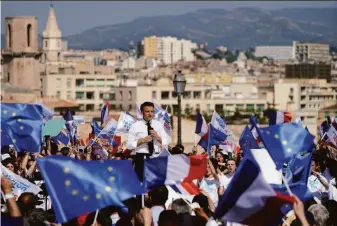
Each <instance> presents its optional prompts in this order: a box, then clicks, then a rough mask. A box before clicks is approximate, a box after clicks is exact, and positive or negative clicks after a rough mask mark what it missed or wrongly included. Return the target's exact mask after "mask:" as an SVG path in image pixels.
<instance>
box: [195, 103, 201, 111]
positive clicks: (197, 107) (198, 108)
mask: <svg viewBox="0 0 337 226" xmlns="http://www.w3.org/2000/svg"><path fill="white" fill-rule="evenodd" d="M195 109H196V110H197V112H198V111H200V104H197V105H196V107H195Z"/></svg>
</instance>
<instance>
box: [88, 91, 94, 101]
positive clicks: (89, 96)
mask: <svg viewBox="0 0 337 226" xmlns="http://www.w3.org/2000/svg"><path fill="white" fill-rule="evenodd" d="M87 99H88V100H93V99H95V93H94V92H87Z"/></svg>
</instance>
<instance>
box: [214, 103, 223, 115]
mask: <svg viewBox="0 0 337 226" xmlns="http://www.w3.org/2000/svg"><path fill="white" fill-rule="evenodd" d="M215 111H216V112H218V113H219V114H223V104H216V105H215Z"/></svg>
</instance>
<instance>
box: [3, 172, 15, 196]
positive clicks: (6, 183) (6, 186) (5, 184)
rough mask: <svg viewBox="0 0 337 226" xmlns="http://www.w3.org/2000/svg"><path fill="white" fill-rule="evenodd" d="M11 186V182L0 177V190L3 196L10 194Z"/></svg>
mask: <svg viewBox="0 0 337 226" xmlns="http://www.w3.org/2000/svg"><path fill="white" fill-rule="evenodd" d="M12 188H13V184H12V181H10V180H8V179H7V178H6V177H4V176H1V189H2V191H3V192H4V193H5V194H10V193H12Z"/></svg>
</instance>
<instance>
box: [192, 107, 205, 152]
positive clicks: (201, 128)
mask: <svg viewBox="0 0 337 226" xmlns="http://www.w3.org/2000/svg"><path fill="white" fill-rule="evenodd" d="M195 133H196V134H198V135H199V136H201V139H200V141H199V143H198V144H199V145H200V146H201V147H202V148H203V149H205V150H207V145H208V125H207V122H206V120H205V118H204V116H202V115H201V114H200V112H198V114H197V123H196V126H195Z"/></svg>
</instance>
